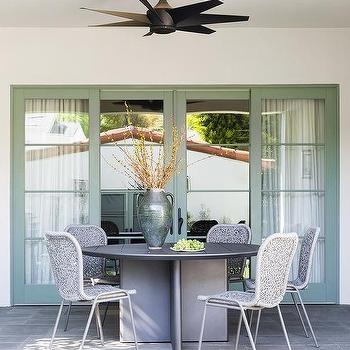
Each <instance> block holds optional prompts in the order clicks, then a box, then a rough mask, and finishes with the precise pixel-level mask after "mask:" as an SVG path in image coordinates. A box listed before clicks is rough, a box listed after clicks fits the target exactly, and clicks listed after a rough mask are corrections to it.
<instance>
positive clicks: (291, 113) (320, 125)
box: [262, 99, 325, 144]
mask: <svg viewBox="0 0 350 350" xmlns="http://www.w3.org/2000/svg"><path fill="white" fill-rule="evenodd" d="M324 119H325V101H324V100H314V99H290V100H287V99H283V100H276V99H264V100H262V142H263V143H267V144H271V143H272V144H273V143H323V142H324Z"/></svg>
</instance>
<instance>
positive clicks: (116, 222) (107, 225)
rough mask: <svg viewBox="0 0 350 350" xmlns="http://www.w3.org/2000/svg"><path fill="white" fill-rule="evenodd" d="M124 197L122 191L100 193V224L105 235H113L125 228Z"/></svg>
mask: <svg viewBox="0 0 350 350" xmlns="http://www.w3.org/2000/svg"><path fill="white" fill-rule="evenodd" d="M125 197H126V194H124V193H102V194H101V226H102V228H103V229H104V230H105V232H106V233H107V236H113V235H115V234H116V233H118V232H120V231H124V230H125V228H126V227H125V222H124V213H125Z"/></svg>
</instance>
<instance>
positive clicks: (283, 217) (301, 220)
mask: <svg viewBox="0 0 350 350" xmlns="http://www.w3.org/2000/svg"><path fill="white" fill-rule="evenodd" d="M324 197H325V195H324V193H320V192H263V194H262V220H263V222H262V231H263V237H267V236H268V235H270V234H272V233H274V232H297V233H298V234H299V235H303V234H304V232H305V230H306V229H307V228H308V227H310V226H319V227H321V233H320V235H321V236H323V235H324Z"/></svg>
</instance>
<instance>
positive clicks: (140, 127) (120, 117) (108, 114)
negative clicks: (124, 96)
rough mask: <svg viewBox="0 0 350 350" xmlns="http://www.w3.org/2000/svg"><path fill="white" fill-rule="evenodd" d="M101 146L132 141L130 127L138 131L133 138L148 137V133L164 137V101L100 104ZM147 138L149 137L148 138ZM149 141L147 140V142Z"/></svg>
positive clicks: (104, 102) (111, 101)
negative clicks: (121, 141) (125, 140)
mask: <svg viewBox="0 0 350 350" xmlns="http://www.w3.org/2000/svg"><path fill="white" fill-rule="evenodd" d="M100 108H101V116H100V133H101V144H105V143H110V142H116V141H120V140H124V139H129V140H130V138H131V137H130V136H131V135H130V131H128V129H127V128H128V127H130V126H133V127H134V128H136V130H135V131H134V132H133V133H132V136H133V137H135V138H137V137H138V136H140V137H141V136H145V135H146V136H147V132H149V131H152V132H154V135H155V138H156V136H157V135H159V134H161V136H162V135H163V101H162V100H140V101H137V100H132V101H113V100H103V101H101V103H100ZM146 138H147V137H146ZM146 141H147V140H146Z"/></svg>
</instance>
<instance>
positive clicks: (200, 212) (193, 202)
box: [187, 192, 249, 230]
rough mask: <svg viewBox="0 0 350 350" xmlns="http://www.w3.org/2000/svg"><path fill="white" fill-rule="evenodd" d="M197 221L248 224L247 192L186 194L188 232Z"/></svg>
mask: <svg viewBox="0 0 350 350" xmlns="http://www.w3.org/2000/svg"><path fill="white" fill-rule="evenodd" d="M199 220H216V221H217V222H218V223H238V222H239V221H242V220H245V221H246V222H247V223H248V222H249V192H206V193H205V192H190V193H188V194H187V225H188V230H190V228H191V226H192V225H193V223H194V222H196V221H199Z"/></svg>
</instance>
